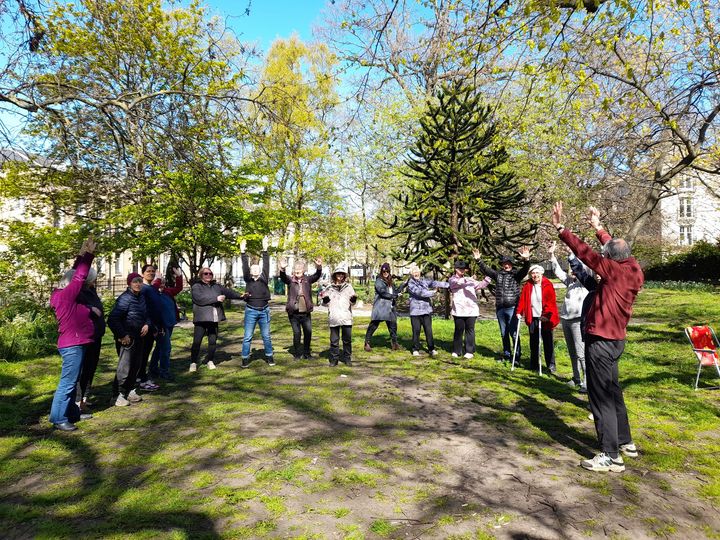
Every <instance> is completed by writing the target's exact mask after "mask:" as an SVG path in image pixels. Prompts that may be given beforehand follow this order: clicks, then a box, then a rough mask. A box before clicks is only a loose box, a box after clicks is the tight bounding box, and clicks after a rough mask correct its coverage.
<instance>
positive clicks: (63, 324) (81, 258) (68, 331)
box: [50, 238, 102, 431]
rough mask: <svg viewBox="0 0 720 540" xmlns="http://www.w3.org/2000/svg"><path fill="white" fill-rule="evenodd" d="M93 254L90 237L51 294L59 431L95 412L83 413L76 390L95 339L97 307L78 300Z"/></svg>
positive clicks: (54, 417)
mask: <svg viewBox="0 0 720 540" xmlns="http://www.w3.org/2000/svg"><path fill="white" fill-rule="evenodd" d="M94 253H95V241H94V240H93V239H92V238H88V239H87V240H85V241H84V242H83V244H82V246H81V247H80V253H79V254H78V256H77V259H76V261H75V265H74V269H72V270H68V271H66V272H65V273H64V275H63V277H62V279H61V280H60V283H59V284H58V286H57V288H56V289H55V290H53V292H52V293H51V295H50V306H51V307H52V308H53V310H54V311H55V317H56V318H57V321H58V340H57V347H58V352H59V353H60V358H61V359H62V364H61V368H60V380H59V381H58V385H57V388H56V389H55V394H54V396H53V400H52V405H51V407H50V422H52V424H53V426H54V427H55V428H56V429H59V430H60V431H75V430H76V429H77V427H76V426H75V422H77V421H78V420H86V419H88V418H92V415H90V414H82V413H81V412H80V407H79V406H78V404H77V403H76V402H75V392H76V387H77V383H78V380H79V379H80V371H81V370H82V364H83V357H84V355H85V348H86V347H87V346H88V345H89V344H91V343H92V342H93V335H94V333H95V326H94V325H93V321H92V317H93V315H94V316H98V312H97V311H96V310H97V308H94V307H91V306H88V305H85V304H84V303H82V302H80V301H79V296H80V292H81V291H82V288H83V285H84V284H85V279H86V278H87V277H88V274H89V273H90V265H91V264H92V261H93V257H94ZM99 316H102V313H100V315H99Z"/></svg>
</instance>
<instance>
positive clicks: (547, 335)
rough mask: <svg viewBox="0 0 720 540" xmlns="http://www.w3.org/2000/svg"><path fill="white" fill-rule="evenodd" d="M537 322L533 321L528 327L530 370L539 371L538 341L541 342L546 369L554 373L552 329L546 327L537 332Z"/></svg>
mask: <svg viewBox="0 0 720 540" xmlns="http://www.w3.org/2000/svg"><path fill="white" fill-rule="evenodd" d="M538 326H539V324H538V320H537V319H533V321H532V322H531V323H530V325H529V326H528V332H529V333H530V369H532V370H538V369H540V341H541V340H542V346H543V355H544V356H545V365H546V366H547V368H548V369H549V370H550V371H552V372H554V371H555V345H554V343H553V331H552V328H548V326H547V325H543V326H542V330H540V331H538Z"/></svg>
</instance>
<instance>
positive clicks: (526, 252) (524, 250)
mask: <svg viewBox="0 0 720 540" xmlns="http://www.w3.org/2000/svg"><path fill="white" fill-rule="evenodd" d="M517 252H518V255H520V257H522V258H523V259H529V258H530V248H529V247H528V246H523V247H521V248H520V249H518V250H517Z"/></svg>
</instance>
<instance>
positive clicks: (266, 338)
mask: <svg viewBox="0 0 720 540" xmlns="http://www.w3.org/2000/svg"><path fill="white" fill-rule="evenodd" d="M258 324H259V325H260V335H261V336H262V340H263V345H264V346H265V356H272V355H273V348H272V341H270V306H266V307H264V308H262V309H254V308H252V307H250V306H246V307H245V335H244V336H243V343H242V353H241V354H242V357H243V358H248V357H249V356H250V343H251V342H252V338H253V334H254V333H255V326H256V325H258Z"/></svg>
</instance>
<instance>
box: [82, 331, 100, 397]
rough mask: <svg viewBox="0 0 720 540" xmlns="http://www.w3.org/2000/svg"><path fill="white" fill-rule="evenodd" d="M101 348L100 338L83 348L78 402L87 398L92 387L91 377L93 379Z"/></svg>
mask: <svg viewBox="0 0 720 540" xmlns="http://www.w3.org/2000/svg"><path fill="white" fill-rule="evenodd" d="M101 346H102V337H101V338H100V339H97V340H95V341H93V342H92V343H88V344H87V345H86V346H85V356H83V363H82V369H81V371H80V380H79V381H78V385H79V386H80V388H79V392H78V393H77V394H76V397H77V398H78V399H80V400H82V398H84V397H87V395H88V392H89V391H90V386H91V385H92V381H93V377H95V371H96V370H97V366H98V362H99V361H100V347H101Z"/></svg>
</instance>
